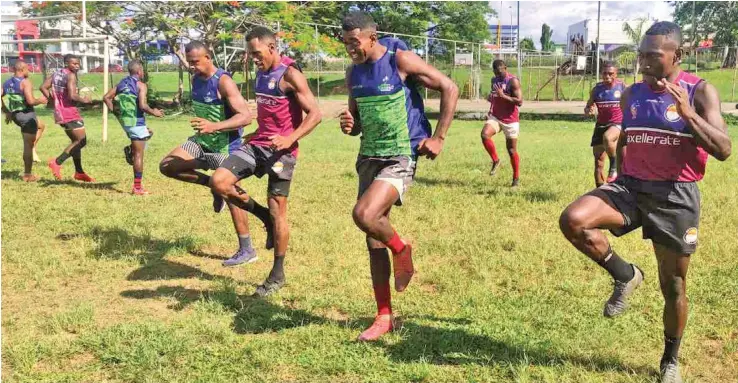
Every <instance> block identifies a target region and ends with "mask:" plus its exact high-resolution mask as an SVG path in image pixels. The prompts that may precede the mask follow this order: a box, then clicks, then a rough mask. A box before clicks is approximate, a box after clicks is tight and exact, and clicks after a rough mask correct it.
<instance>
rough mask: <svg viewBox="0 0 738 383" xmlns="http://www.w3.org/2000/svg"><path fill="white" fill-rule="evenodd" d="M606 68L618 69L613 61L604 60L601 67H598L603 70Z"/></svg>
mask: <svg viewBox="0 0 738 383" xmlns="http://www.w3.org/2000/svg"><path fill="white" fill-rule="evenodd" d="M606 68H615V69H618V64H616V63H615V61H609V60H607V61H604V62H603V63H602V68H600V71H603V70H605V69H606Z"/></svg>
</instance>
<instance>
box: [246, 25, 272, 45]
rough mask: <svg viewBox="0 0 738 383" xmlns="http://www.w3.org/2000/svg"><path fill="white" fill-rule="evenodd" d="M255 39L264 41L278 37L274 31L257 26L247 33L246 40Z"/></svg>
mask: <svg viewBox="0 0 738 383" xmlns="http://www.w3.org/2000/svg"><path fill="white" fill-rule="evenodd" d="M253 39H259V41H262V42H265V41H273V42H276V41H277V37H276V36H275V35H274V32H272V30H271V29H269V28H266V27H256V28H254V29H252V30H251V31H250V32H249V33H248V34H247V35H246V41H251V40H253Z"/></svg>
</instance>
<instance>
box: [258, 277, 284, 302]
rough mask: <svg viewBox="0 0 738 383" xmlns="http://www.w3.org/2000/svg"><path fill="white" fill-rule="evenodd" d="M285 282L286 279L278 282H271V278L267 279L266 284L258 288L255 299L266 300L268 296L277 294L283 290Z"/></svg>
mask: <svg viewBox="0 0 738 383" xmlns="http://www.w3.org/2000/svg"><path fill="white" fill-rule="evenodd" d="M284 282H285V279H284V278H283V279H281V280H278V281H271V280H269V278H267V280H266V281H264V283H262V284H260V285H259V286H257V287H256V291H255V292H254V295H253V297H257V298H264V297H266V296H269V295H272V294H274V293H276V292H277V291H278V290H279V289H281V288H282V286H284Z"/></svg>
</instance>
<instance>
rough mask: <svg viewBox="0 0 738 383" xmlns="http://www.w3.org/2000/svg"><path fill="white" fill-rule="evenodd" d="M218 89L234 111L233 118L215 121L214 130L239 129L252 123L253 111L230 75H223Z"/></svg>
mask: <svg viewBox="0 0 738 383" xmlns="http://www.w3.org/2000/svg"><path fill="white" fill-rule="evenodd" d="M218 91H219V92H220V94H221V97H222V98H223V100H225V101H227V103H228V106H230V108H231V110H232V111H233V116H231V118H229V119H227V120H225V121H220V122H216V123H215V127H214V129H213V130H214V131H227V130H237V129H240V128H242V127H244V126H246V125H249V124H250V123H251V111H250V110H249V107H248V105H246V100H244V99H243V96H241V92H239V91H238V87H237V86H236V83H235V82H234V81H233V79H232V78H231V77H230V76H223V77H221V79H220V81H219V82H218Z"/></svg>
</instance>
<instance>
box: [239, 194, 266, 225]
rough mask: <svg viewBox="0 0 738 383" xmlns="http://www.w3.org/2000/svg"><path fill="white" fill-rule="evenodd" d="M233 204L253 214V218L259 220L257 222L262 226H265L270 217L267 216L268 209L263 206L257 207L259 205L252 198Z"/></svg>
mask: <svg viewBox="0 0 738 383" xmlns="http://www.w3.org/2000/svg"><path fill="white" fill-rule="evenodd" d="M229 201H230V200H229ZM233 204H234V205H236V206H238V207H239V208H241V209H243V210H246V211H247V212H249V213H251V214H253V215H254V216H256V218H259V220H260V221H261V222H262V223H264V224H266V223H267V222H268V221H269V219H270V218H271V215H269V209H268V208H265V207H264V206H261V205H259V203H258V202H256V201H254V199H253V198H249V200H248V201H246V202H243V201H238V202H236V203H233Z"/></svg>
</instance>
